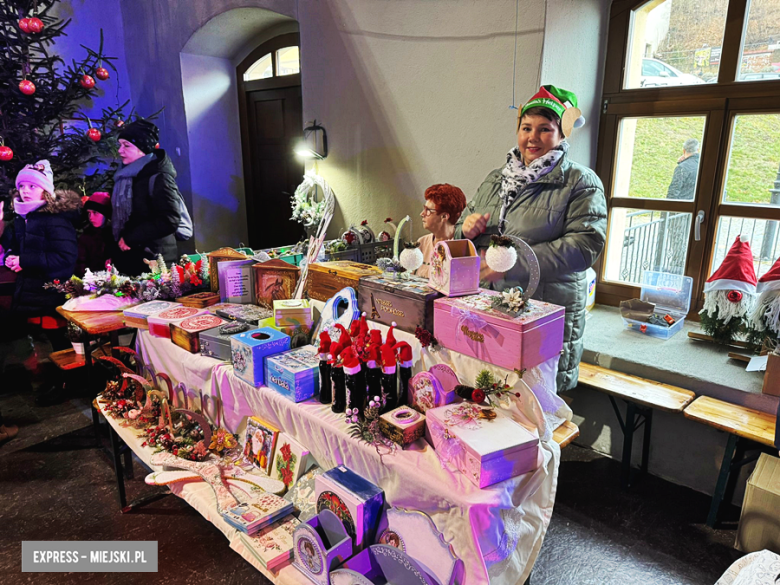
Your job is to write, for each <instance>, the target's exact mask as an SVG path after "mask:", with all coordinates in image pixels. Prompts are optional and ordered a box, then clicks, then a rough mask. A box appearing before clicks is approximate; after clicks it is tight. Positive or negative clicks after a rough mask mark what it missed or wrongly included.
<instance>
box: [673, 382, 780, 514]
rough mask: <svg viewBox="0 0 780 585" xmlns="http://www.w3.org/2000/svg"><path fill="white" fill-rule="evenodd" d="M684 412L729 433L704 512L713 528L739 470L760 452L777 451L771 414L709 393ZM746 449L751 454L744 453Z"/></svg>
mask: <svg viewBox="0 0 780 585" xmlns="http://www.w3.org/2000/svg"><path fill="white" fill-rule="evenodd" d="M684 414H685V417H686V418H689V419H691V420H695V421H698V422H700V423H704V424H705V425H709V426H711V427H715V428H716V429H718V430H721V431H725V432H727V433H729V440H728V442H727V443H726V450H725V452H724V453H723V461H722V462H721V464H720V473H719V474H718V482H717V483H716V484H715V492H714V493H713V494H712V503H711V504H710V512H709V514H708V515H707V526H710V527H714V526H715V524H717V522H718V515H719V512H720V505H721V503H722V502H723V500H724V498H725V499H727V500H728V501H731V497H732V496H733V495H734V488H735V487H736V482H737V475H738V473H739V469H740V468H741V467H742V466H744V465H746V464H748V463H751V462H752V461H755V460H756V459H758V456H759V455H760V454H761V452H766V453H773V454H777V449H775V415H774V414H768V413H766V412H760V411H758V410H753V409H752V408H746V407H744V406H739V405H737V404H731V403H730V402H724V401H723V400H718V399H717V398H710V397H709V396H699V397H698V398H697V399H696V400H694V401H693V402H692V403H691V404H690V405H689V406H688V407H687V408H686V409H685V411H684ZM747 451H754V453H753V454H752V455H750V456H746V452H747Z"/></svg>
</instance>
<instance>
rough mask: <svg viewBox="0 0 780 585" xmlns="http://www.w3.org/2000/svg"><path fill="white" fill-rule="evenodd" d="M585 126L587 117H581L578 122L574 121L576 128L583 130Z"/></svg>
mask: <svg viewBox="0 0 780 585" xmlns="http://www.w3.org/2000/svg"><path fill="white" fill-rule="evenodd" d="M584 125H585V116H580V117H579V118H577V119H576V120H574V127H575V128H582V127H583V126H584Z"/></svg>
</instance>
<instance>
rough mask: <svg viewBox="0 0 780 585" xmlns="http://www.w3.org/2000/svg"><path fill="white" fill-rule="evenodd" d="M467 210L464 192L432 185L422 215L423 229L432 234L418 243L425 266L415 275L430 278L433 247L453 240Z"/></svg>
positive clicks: (416, 271) (445, 186)
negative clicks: (462, 215)
mask: <svg viewBox="0 0 780 585" xmlns="http://www.w3.org/2000/svg"><path fill="white" fill-rule="evenodd" d="M465 208H466V196H465V195H464V194H463V191H461V190H460V189H458V188H457V187H455V186H454V185H449V184H447V183H442V184H439V185H431V186H430V187H428V188H427V189H426V190H425V204H424V205H423V210H422V212H421V213H420V217H421V218H422V222H423V227H424V228H425V229H426V230H428V231H429V232H431V233H430V234H428V235H427V236H423V237H422V238H420V239H419V240H417V242H418V243H419V244H420V251H421V252H422V255H423V264H422V266H420V267H419V268H418V269H417V270H415V271H414V274H416V275H417V276H421V277H423V278H428V272H429V270H430V259H431V253H433V247H434V246H435V245H436V244H437V243H439V242H441V241H442V240H451V239H452V238H453V236H454V234H455V224H456V223H457V221H458V220H459V219H460V214H461V213H463V210H464V209H465Z"/></svg>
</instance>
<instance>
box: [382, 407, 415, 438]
mask: <svg viewBox="0 0 780 585" xmlns="http://www.w3.org/2000/svg"><path fill="white" fill-rule="evenodd" d="M379 430H381V431H382V434H383V435H384V436H386V437H387V438H388V439H390V440H391V441H393V442H394V443H398V444H399V445H408V444H409V443H414V442H415V441H416V440H417V439H419V438H420V437H422V436H423V435H424V434H425V415H424V414H420V413H419V412H417V411H416V410H414V409H413V408H410V407H408V406H399V407H398V408H395V409H393V410H391V411H390V412H386V413H384V414H383V415H382V416H380V417H379Z"/></svg>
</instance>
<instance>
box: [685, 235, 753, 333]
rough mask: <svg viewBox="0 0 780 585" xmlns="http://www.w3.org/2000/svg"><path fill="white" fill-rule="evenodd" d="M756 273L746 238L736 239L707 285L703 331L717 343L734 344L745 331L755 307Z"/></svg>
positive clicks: (703, 312) (702, 313) (702, 319)
mask: <svg viewBox="0 0 780 585" xmlns="http://www.w3.org/2000/svg"><path fill="white" fill-rule="evenodd" d="M755 297H756V270H755V267H754V265H753V252H752V251H751V249H750V244H749V243H748V240H747V238H746V237H745V236H737V239H736V240H735V241H734V244H733V245H732V246H731V249H730V250H729V251H728V254H726V257H725V258H724V259H723V262H722V263H721V265H720V267H719V268H718V269H717V270H716V271H715V272H714V273H713V274H712V276H710V278H709V279H708V280H707V282H706V284H705V285H704V308H703V309H702V310H701V311H700V312H699V315H701V327H702V329H704V331H705V332H706V333H707V334H708V335H710V336H711V337H712V338H713V340H714V341H716V342H718V343H724V344H727V343H731V342H732V341H733V340H734V338H735V337H737V336H738V335H740V334H742V333H744V332H745V330H746V325H747V321H748V319H749V316H750V314H751V312H752V310H753V306H754V305H755Z"/></svg>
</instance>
